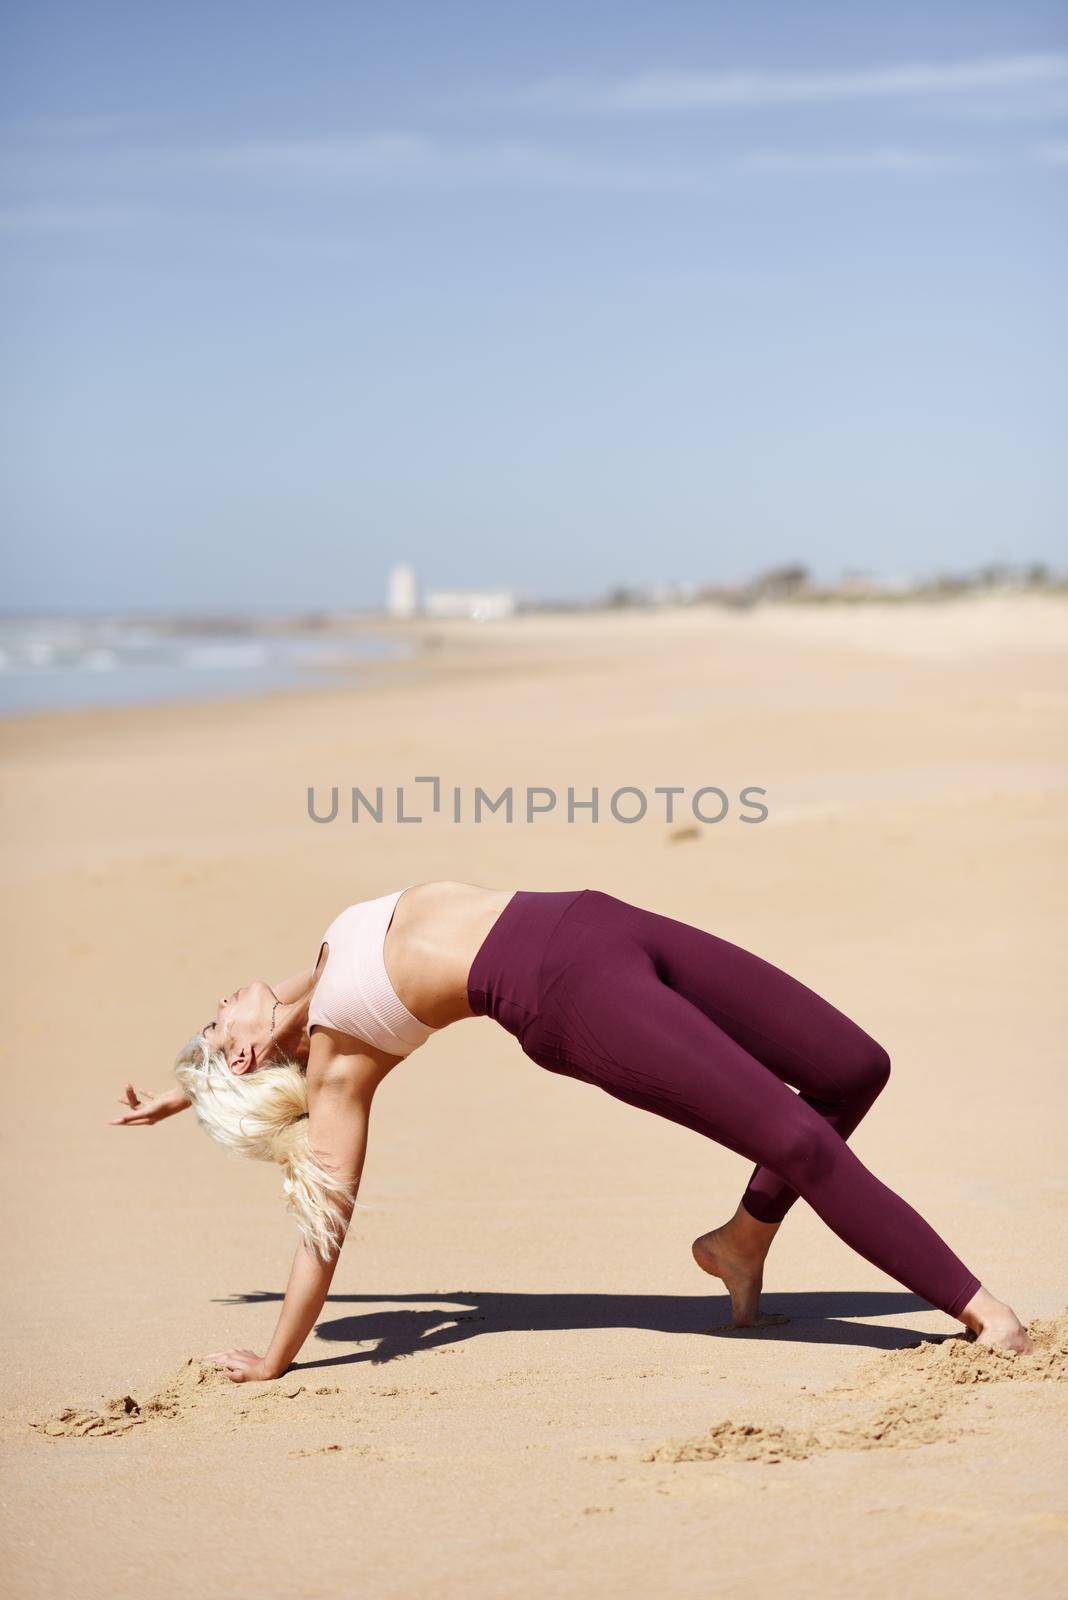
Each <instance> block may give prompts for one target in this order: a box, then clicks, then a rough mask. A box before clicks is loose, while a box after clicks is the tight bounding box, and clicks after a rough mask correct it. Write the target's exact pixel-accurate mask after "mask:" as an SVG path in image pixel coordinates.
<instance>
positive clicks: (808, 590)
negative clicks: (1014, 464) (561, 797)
mask: <svg viewBox="0 0 1068 1600" xmlns="http://www.w3.org/2000/svg"><path fill="white" fill-rule="evenodd" d="M1022 593H1029V594H1030V593H1043V594H1068V573H1057V572H1053V571H1052V570H1051V569H1050V568H1049V567H1048V566H1046V565H1045V563H1044V562H1041V561H1033V562H1025V563H1020V564H1013V563H1008V562H991V563H989V564H988V565H986V566H982V567H977V568H975V569H974V570H973V571H969V572H942V573H938V574H937V575H935V576H934V577H931V578H923V579H915V580H909V581H902V580H899V581H888V580H886V579H880V578H877V577H874V576H873V575H871V574H870V573H864V572H847V573H843V575H842V576H841V577H840V578H839V579H838V580H837V581H836V582H834V583H818V582H817V581H816V579H815V578H814V577H813V576H812V573H811V572H810V571H809V569H808V568H807V567H805V566H803V565H801V563H800V562H791V563H788V564H786V565H784V566H780V567H770V568H768V570H767V571H765V572H759V573H757V574H756V575H755V576H754V577H752V578H748V579H746V580H745V581H744V582H741V583H735V584H729V583H692V582H690V583H657V584H638V585H633V586H628V585H624V584H617V585H615V586H613V587H612V588H611V589H608V590H607V591H606V592H605V593H604V594H603V595H602V596H601V597H600V598H599V599H597V600H594V601H589V600H561V601H550V600H527V601H523V602H521V604H520V607H519V609H520V610H523V611H544V610H553V611H558V610H567V611H587V610H591V609H595V610H604V611H624V610H634V609H638V608H650V607H659V606H690V605H720V606H729V607H734V608H737V609H744V608H746V607H749V606H755V605H759V604H760V603H761V602H762V601H789V602H792V603H797V604H807V605H813V604H823V603H826V602H828V601H852V602H862V601H870V600H880V601H908V600H945V599H951V598H953V597H955V596H958V595H975V594H1022Z"/></svg>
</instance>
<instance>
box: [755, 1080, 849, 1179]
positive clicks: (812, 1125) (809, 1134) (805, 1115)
mask: <svg viewBox="0 0 1068 1600" xmlns="http://www.w3.org/2000/svg"><path fill="white" fill-rule="evenodd" d="M770 1144H771V1146H772V1147H773V1148H770V1149H769V1151H768V1153H767V1154H766V1155H764V1156H762V1157H761V1160H762V1161H763V1164H764V1165H765V1166H768V1167H770V1168H771V1170H772V1171H773V1172H777V1173H778V1174H779V1176H780V1177H781V1178H785V1179H786V1181H787V1183H789V1184H790V1186H791V1187H792V1188H794V1189H796V1190H798V1192H799V1193H801V1194H803V1193H804V1192H805V1190H806V1188H809V1187H811V1185H812V1184H814V1183H818V1182H819V1180H820V1179H821V1178H823V1177H825V1176H826V1175H827V1173H828V1172H829V1171H830V1170H831V1167H832V1166H833V1164H834V1160H835V1157H836V1155H837V1154H838V1147H839V1146H840V1145H841V1144H842V1141H841V1139H840V1138H839V1136H838V1134H836V1133H835V1131H834V1129H833V1128H832V1127H831V1126H830V1124H829V1123H828V1122H825V1121H824V1119H823V1118H822V1117H821V1116H819V1115H818V1113H817V1112H815V1111H812V1110H811V1109H810V1108H809V1107H808V1106H805V1105H804V1103H803V1102H799V1103H798V1106H797V1110H796V1113H795V1114H794V1115H793V1116H791V1117H790V1118H789V1120H788V1121H786V1122H784V1123H782V1124H781V1125H780V1126H779V1128H778V1129H776V1131H775V1133H774V1134H773V1136H772V1138H771V1140H770Z"/></svg>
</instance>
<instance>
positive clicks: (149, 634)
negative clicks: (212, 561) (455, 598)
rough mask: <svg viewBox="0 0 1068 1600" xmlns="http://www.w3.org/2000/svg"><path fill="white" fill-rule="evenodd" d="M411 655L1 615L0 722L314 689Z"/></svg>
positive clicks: (305, 637) (325, 641)
mask: <svg viewBox="0 0 1068 1600" xmlns="http://www.w3.org/2000/svg"><path fill="white" fill-rule="evenodd" d="M409 650H410V646H409V645H408V644H407V643H406V641H403V640H398V639H385V638H379V637H376V636H374V635H372V634H360V633H359V632H353V633H343V632H327V631H324V630H321V629H307V630H303V631H302V630H300V629H286V630H281V629H278V630H276V631H271V630H268V629H263V630H262V631H261V630H260V629H259V628H254V629H245V628H225V627H220V628H219V629H218V630H216V629H214V628H210V627H205V626H204V624H197V625H196V626H184V627H183V625H182V624H181V623H173V622H172V623H156V622H137V621H130V620H127V619H122V618H118V619H116V618H106V619H98V618H92V619H86V618H71V617H59V618H32V619H31V618H12V617H7V618H0V716H5V717H10V716H19V715H26V714H29V713H32V712H35V711H69V710H73V709H77V708H80V707H88V706H128V705H151V704H158V703H163V702H166V701H174V700H210V699H215V698H220V697H223V696H228V695H243V694H257V693H260V692H263V691H265V690H270V689H289V688H300V687H309V688H310V687H314V686H316V685H321V684H329V683H331V682H335V683H336V682H340V681H342V679H344V680H345V681H351V679H352V676H353V672H354V671H357V672H358V669H359V664H360V662H361V661H367V660H370V659H372V658H377V659H382V658H383V657H396V656H399V655H404V654H407V653H408V652H409Z"/></svg>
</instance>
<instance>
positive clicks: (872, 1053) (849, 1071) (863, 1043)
mask: <svg viewBox="0 0 1068 1600" xmlns="http://www.w3.org/2000/svg"><path fill="white" fill-rule="evenodd" d="M834 1073H835V1077H836V1078H837V1080H838V1082H839V1083H840V1084H841V1086H842V1089H843V1091H844V1093H845V1094H847V1095H848V1096H849V1098H850V1099H853V1098H857V1097H863V1098H864V1099H870V1100H874V1099H875V1097H876V1095H878V1094H881V1093H882V1091H883V1090H884V1089H885V1088H886V1085H887V1083H888V1082H889V1081H890V1057H889V1056H888V1055H887V1053H886V1051H885V1050H884V1049H883V1047H882V1045H881V1044H877V1043H876V1041H875V1040H874V1039H870V1038H869V1037H868V1035H867V1034H866V1033H862V1032H861V1031H860V1029H859V1028H858V1029H857V1032H856V1034H855V1036H854V1037H853V1038H852V1039H851V1040H850V1042H849V1044H848V1046H847V1047H846V1048H845V1049H843V1050H842V1052H841V1054H840V1056H839V1058H838V1060H837V1061H836V1063H835V1069H834Z"/></svg>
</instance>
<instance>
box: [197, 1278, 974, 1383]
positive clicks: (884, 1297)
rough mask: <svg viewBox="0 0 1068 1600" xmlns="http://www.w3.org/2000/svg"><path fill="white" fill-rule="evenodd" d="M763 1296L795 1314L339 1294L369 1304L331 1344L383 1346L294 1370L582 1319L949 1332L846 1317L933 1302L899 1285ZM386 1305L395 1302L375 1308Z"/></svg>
mask: <svg viewBox="0 0 1068 1600" xmlns="http://www.w3.org/2000/svg"><path fill="white" fill-rule="evenodd" d="M282 1298H283V1296H282V1295H281V1294H279V1293H277V1292H276V1291H273V1290H262V1291H254V1292H252V1293H248V1294H234V1295H230V1296H228V1297H227V1298H226V1299H225V1300H224V1301H222V1302H221V1303H222V1304H226V1305H261V1304H264V1303H265V1302H267V1301H271V1300H277V1301H280V1300H282ZM215 1303H216V1304H218V1303H220V1302H218V1301H217V1302H215ZM761 1303H762V1305H763V1308H764V1310H765V1311H770V1312H773V1313H775V1314H777V1315H779V1316H783V1317H787V1318H789V1321H788V1322H786V1323H783V1324H780V1325H779V1326H773V1327H767V1328H753V1329H738V1328H732V1327H731V1326H730V1300H729V1299H728V1297H727V1296H726V1295H725V1294H722V1295H669V1294H507V1293H500V1292H499V1291H497V1290H493V1289H488V1290H482V1289H457V1290H454V1291H448V1290H441V1291H439V1292H437V1293H433V1294H431V1293H424V1294H404V1293H403V1292H402V1291H399V1290H398V1292H397V1293H396V1294H364V1295H346V1294H332V1295H328V1296H327V1301H326V1305H327V1308H328V1309H330V1308H334V1307H337V1306H343V1305H358V1306H360V1307H361V1308H362V1309H361V1310H360V1311H358V1312H353V1313H350V1314H348V1315H345V1316H340V1317H336V1318H335V1319H334V1320H333V1321H321V1322H319V1324H318V1325H317V1327H316V1329H315V1334H316V1337H317V1338H318V1339H321V1340H324V1341H327V1342H329V1343H332V1344H350V1345H351V1344H358V1345H367V1344H373V1345H374V1348H373V1349H371V1350H367V1349H361V1350H352V1351H346V1352H345V1354H343V1355H337V1356H332V1357H327V1356H324V1357H322V1358H321V1359H319V1360H310V1361H309V1360H305V1361H299V1362H295V1363H294V1366H293V1367H292V1368H290V1370H291V1371H297V1370H302V1369H315V1368H318V1367H337V1366H348V1365H349V1364H350V1363H352V1362H359V1361H367V1362H371V1363H372V1364H373V1365H376V1366H377V1365H380V1364H382V1363H384V1362H387V1361H396V1360H399V1359H401V1358H402V1357H404V1356H411V1355H415V1354H416V1352H417V1351H420V1350H434V1349H439V1348H440V1347H441V1346H442V1345H451V1344H459V1343H461V1342H462V1341H463V1340H466V1339H478V1338H480V1337H482V1335H484V1334H487V1333H573V1332H576V1331H578V1330H580V1329H583V1328H641V1329H645V1330H647V1331H648V1332H651V1333H685V1334H695V1333H697V1334H706V1335H712V1336H714V1337H719V1338H726V1339H763V1340H773V1341H775V1342H776V1343H784V1344H851V1345H863V1346H866V1347H867V1348H869V1349H872V1350H902V1349H904V1348H906V1347H907V1346H908V1345H917V1344H923V1343H932V1344H938V1343H941V1341H942V1339H943V1338H945V1337H947V1335H944V1334H930V1333H923V1332H921V1331H920V1330H919V1329H916V1328H888V1327H863V1326H858V1324H857V1323H856V1322H854V1321H852V1320H848V1321H842V1320H839V1319H842V1318H848V1319H852V1318H855V1317H900V1316H904V1315H907V1314H908V1313H910V1312H930V1311H931V1309H932V1308H931V1307H930V1306H929V1305H928V1304H927V1302H926V1301H925V1300H921V1299H920V1298H919V1296H918V1295H914V1294H906V1293H902V1292H900V1291H890V1292H887V1293H885V1294H883V1293H879V1292H872V1291H864V1292H860V1291H857V1292H852V1291H833V1290H832V1291H828V1292H824V1293H812V1294H769V1295H765V1296H764V1297H763V1300H762V1302H761ZM380 1305H381V1306H388V1307H389V1309H388V1310H384V1309H383V1310H378V1309H376V1307H378V1306H380Z"/></svg>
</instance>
